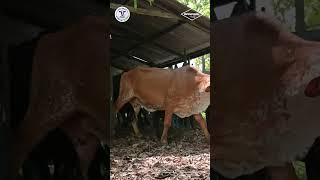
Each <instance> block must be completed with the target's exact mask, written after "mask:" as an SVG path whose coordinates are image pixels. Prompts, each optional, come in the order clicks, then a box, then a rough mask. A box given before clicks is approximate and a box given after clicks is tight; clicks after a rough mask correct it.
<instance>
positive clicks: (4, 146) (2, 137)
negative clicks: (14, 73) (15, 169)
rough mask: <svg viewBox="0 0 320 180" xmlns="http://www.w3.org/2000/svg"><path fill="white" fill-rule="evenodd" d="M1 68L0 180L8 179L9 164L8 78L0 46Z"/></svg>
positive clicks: (4, 58)
mask: <svg viewBox="0 0 320 180" xmlns="http://www.w3.org/2000/svg"><path fill="white" fill-rule="evenodd" d="M0 65H1V66H0V68H1V71H0V72H1V77H0V78H1V81H0V83H1V85H0V87H1V89H0V90H1V91H0V92H1V95H0V97H1V99H0V100H1V102H0V104H1V106H0V147H1V151H0V159H1V160H0V179H9V174H8V172H9V169H8V167H9V166H8V164H9V163H10V162H9V160H10V155H9V152H10V141H9V140H10V139H9V137H10V136H9V135H10V126H9V125H10V124H9V120H10V76H9V73H10V71H9V64H8V57H7V48H6V46H4V45H1V44H0Z"/></svg>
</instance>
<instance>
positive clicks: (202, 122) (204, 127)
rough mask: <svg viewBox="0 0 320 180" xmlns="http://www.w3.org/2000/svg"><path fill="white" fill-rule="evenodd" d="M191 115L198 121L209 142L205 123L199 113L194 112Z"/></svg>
mask: <svg viewBox="0 0 320 180" xmlns="http://www.w3.org/2000/svg"><path fill="white" fill-rule="evenodd" d="M193 116H194V119H195V120H196V121H197V122H198V123H199V125H200V127H201V129H202V131H203V133H204V135H205V137H206V138H207V142H208V143H210V134H209V132H208V129H207V124H206V123H205V122H204V119H203V118H202V116H201V114H195V115H193Z"/></svg>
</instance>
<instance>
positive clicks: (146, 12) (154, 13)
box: [110, 3, 181, 20]
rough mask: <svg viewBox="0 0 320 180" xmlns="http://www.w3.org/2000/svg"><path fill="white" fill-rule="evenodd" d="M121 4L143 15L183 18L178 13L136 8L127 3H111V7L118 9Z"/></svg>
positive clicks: (131, 11)
mask: <svg viewBox="0 0 320 180" xmlns="http://www.w3.org/2000/svg"><path fill="white" fill-rule="evenodd" d="M120 6H124V7H126V8H128V9H129V11H130V13H134V14H139V15H143V16H153V17H160V18H168V19H176V20H180V19H181V17H179V16H177V15H174V14H171V13H167V12H163V11H158V10H153V9H142V8H137V9H135V8H133V7H131V6H127V5H122V4H115V3H110V8H111V9H113V10H115V9H117V8H118V7H120Z"/></svg>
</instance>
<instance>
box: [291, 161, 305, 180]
mask: <svg viewBox="0 0 320 180" xmlns="http://www.w3.org/2000/svg"><path fill="white" fill-rule="evenodd" d="M293 167H294V169H295V172H296V174H297V176H298V179H299V180H307V174H306V167H305V163H304V162H301V161H295V162H293Z"/></svg>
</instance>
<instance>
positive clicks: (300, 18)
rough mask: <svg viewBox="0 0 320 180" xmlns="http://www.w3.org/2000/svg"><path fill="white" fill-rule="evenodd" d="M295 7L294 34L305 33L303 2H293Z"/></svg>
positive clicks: (297, 0) (299, 0)
mask: <svg viewBox="0 0 320 180" xmlns="http://www.w3.org/2000/svg"><path fill="white" fill-rule="evenodd" d="M295 7H296V32H297V33H298V34H300V33H303V32H304V31H305V22H304V0H295Z"/></svg>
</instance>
